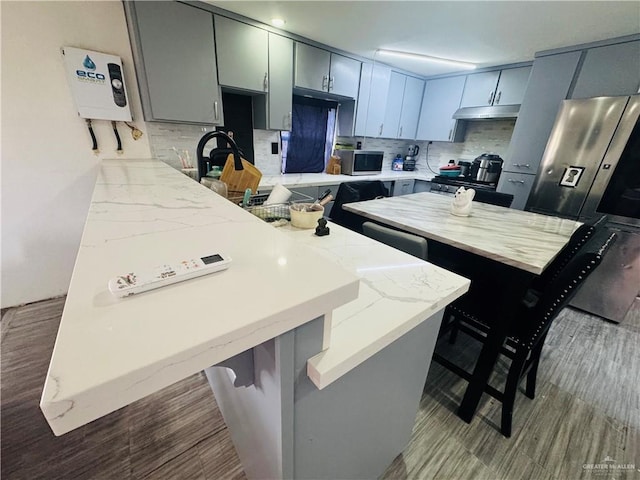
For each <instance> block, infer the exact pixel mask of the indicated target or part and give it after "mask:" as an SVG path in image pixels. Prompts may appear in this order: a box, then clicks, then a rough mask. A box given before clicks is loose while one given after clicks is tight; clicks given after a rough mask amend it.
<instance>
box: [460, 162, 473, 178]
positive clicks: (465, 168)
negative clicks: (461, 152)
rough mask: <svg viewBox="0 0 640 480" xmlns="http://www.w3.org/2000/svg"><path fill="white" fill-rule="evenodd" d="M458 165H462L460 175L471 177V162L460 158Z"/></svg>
mask: <svg viewBox="0 0 640 480" xmlns="http://www.w3.org/2000/svg"><path fill="white" fill-rule="evenodd" d="M458 166H459V167H460V175H462V176H463V177H465V178H469V177H470V176H471V162H467V161H465V160H458Z"/></svg>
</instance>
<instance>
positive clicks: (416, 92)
mask: <svg viewBox="0 0 640 480" xmlns="http://www.w3.org/2000/svg"><path fill="white" fill-rule="evenodd" d="M423 93H424V80H420V79H419V78H414V77H407V81H406V83H405V85H404V96H403V97H402V113H401V114H400V126H399V128H398V138H402V139H405V140H415V138H416V132H417V130H418V118H419V117H420V107H421V106H422V95H423Z"/></svg>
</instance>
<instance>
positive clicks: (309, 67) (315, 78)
mask: <svg viewBox="0 0 640 480" xmlns="http://www.w3.org/2000/svg"><path fill="white" fill-rule="evenodd" d="M295 50H296V53H295V86H296V87H299V88H307V89H309V90H316V91H319V92H326V91H327V90H328V88H329V67H330V66H331V53H330V52H327V51H326V50H322V49H321V48H316V47H312V46H311V45H307V44H304V43H300V42H296V49H295Z"/></svg>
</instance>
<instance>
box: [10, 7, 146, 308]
mask: <svg viewBox="0 0 640 480" xmlns="http://www.w3.org/2000/svg"><path fill="white" fill-rule="evenodd" d="M0 8H1V22H2V86H1V92H2V95H1V99H2V106H1V109H2V110H1V111H2V137H1V138H2V144H1V145H2V283H1V284H0V288H1V298H2V307H7V306H12V305H18V304H22V303H27V302H32V301H36V300H41V299H45V298H50V297H53V296H57V295H61V294H64V293H66V291H67V288H68V286H69V281H70V279H71V272H72V270H73V264H74V262H75V257H76V254H77V251H78V246H79V244H80V237H81V235H82V229H83V226H84V220H85V218H86V214H87V210H88V207H89V202H90V199H91V193H92V191H93V185H94V183H95V177H96V174H97V171H98V165H99V163H100V160H101V159H103V158H114V157H116V156H117V155H116V153H115V139H114V137H113V133H112V131H111V128H110V124H109V123H108V122H104V121H100V122H95V124H96V125H95V126H94V128H95V132H96V136H97V137H98V142H99V145H100V151H101V153H100V154H99V155H98V156H95V155H94V154H93V153H92V151H91V142H90V137H89V134H88V132H87V129H86V125H85V122H84V120H82V119H80V118H79V117H78V116H77V113H76V111H75V110H74V106H73V99H72V98H71V95H70V91H69V86H68V84H67V79H66V77H65V71H64V68H63V60H62V55H61V53H60V48H61V47H63V46H75V47H80V48H86V49H89V50H96V51H102V52H106V53H110V54H114V55H118V56H120V57H122V60H123V66H124V74H125V81H126V84H127V86H128V99H129V103H130V105H131V108H132V113H133V116H134V123H135V124H136V126H138V128H140V129H141V130H142V131H143V132H144V133H145V135H144V136H143V137H142V138H141V139H140V140H138V141H136V142H134V141H133V139H132V137H131V135H130V132H129V129H128V128H127V127H126V126H124V125H123V124H119V132H120V136H121V138H122V141H123V147H124V150H125V154H124V157H127V158H148V157H150V150H149V142H148V135H147V134H146V126H145V125H144V122H142V109H141V106H140V97H139V94H138V88H137V84H136V78H135V72H134V69H133V60H132V55H131V47H130V45H129V36H128V33H127V28H126V21H125V17H124V11H123V7H122V4H121V3H120V2H119V1H82V2H57V1H52V2H47V1H43V2H21V1H19V2H10V1H2V2H0ZM106 281H107V279H105V282H106Z"/></svg>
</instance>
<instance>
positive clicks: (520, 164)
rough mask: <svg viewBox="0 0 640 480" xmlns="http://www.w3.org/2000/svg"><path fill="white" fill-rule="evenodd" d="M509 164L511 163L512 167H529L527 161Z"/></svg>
mask: <svg viewBox="0 0 640 480" xmlns="http://www.w3.org/2000/svg"><path fill="white" fill-rule="evenodd" d="M511 165H513V166H514V167H517V168H531V165H529V164H528V163H524V164H523V163H512V164H511Z"/></svg>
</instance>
